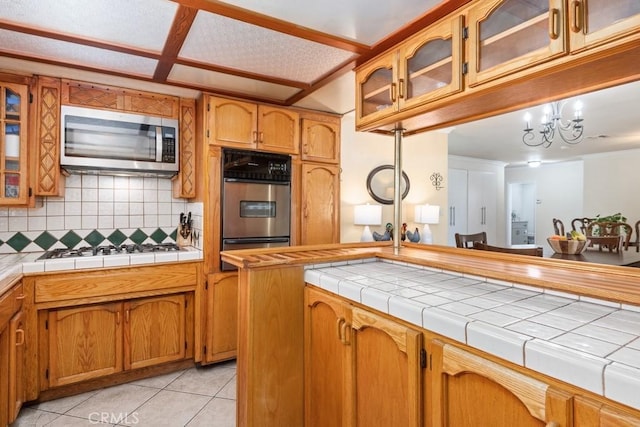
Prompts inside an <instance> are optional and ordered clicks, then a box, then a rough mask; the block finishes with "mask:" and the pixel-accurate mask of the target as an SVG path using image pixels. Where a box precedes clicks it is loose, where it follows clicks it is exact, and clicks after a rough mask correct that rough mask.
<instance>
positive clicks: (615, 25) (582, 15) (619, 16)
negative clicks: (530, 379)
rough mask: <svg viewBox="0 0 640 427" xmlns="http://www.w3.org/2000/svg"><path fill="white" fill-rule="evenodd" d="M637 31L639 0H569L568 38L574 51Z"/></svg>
mask: <svg viewBox="0 0 640 427" xmlns="http://www.w3.org/2000/svg"><path fill="white" fill-rule="evenodd" d="M638 31H640V2H639V1H638V0H617V1H615V2H612V1H610V0H572V1H570V2H569V40H570V42H571V50H572V51H577V50H580V49H583V48H588V47H591V46H597V45H599V44H601V43H604V42H608V41H610V40H615V39H617V38H620V37H622V36H625V35H627V34H630V33H633V32H638Z"/></svg>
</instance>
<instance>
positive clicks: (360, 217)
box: [353, 203, 382, 242]
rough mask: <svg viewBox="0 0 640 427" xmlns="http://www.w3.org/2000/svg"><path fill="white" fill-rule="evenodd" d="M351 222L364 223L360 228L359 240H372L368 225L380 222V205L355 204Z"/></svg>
mask: <svg viewBox="0 0 640 427" xmlns="http://www.w3.org/2000/svg"><path fill="white" fill-rule="evenodd" d="M353 223H354V224H355V225H364V226H365V227H364V230H362V236H361V237H360V241H361V242H373V235H372V234H371V229H370V228H369V226H370V225H380V224H382V206H380V205H370V204H368V203H367V204H366V205H357V206H355V207H354V214H353Z"/></svg>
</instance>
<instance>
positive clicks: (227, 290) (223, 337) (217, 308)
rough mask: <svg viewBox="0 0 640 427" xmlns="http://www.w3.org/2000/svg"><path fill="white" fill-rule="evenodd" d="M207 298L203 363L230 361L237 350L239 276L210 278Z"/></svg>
mask: <svg viewBox="0 0 640 427" xmlns="http://www.w3.org/2000/svg"><path fill="white" fill-rule="evenodd" d="M206 298H207V302H206V307H207V308H206V321H205V324H206V328H205V330H206V332H205V351H204V357H203V362H204V363H212V362H217V361H220V360H226V359H232V358H234V357H236V353H237V348H238V273H237V272H232V273H216V274H209V276H208V279H207V288H206Z"/></svg>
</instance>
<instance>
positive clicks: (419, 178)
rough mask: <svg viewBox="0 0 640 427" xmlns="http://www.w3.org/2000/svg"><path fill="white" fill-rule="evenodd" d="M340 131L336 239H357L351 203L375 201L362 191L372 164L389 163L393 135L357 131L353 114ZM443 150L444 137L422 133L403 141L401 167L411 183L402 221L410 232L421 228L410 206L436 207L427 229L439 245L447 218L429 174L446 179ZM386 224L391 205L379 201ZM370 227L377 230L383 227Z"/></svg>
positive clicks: (358, 230) (444, 237) (390, 218)
mask: <svg viewBox="0 0 640 427" xmlns="http://www.w3.org/2000/svg"><path fill="white" fill-rule="evenodd" d="M341 132H342V134H341V140H342V144H341V162H342V173H341V183H340V185H341V186H340V197H341V212H340V215H341V224H340V241H341V242H357V241H359V240H360V235H361V234H362V226H356V225H354V224H353V207H354V206H355V205H359V204H363V203H372V204H375V203H376V202H375V200H373V199H372V198H371V196H370V195H369V193H368V192H367V187H366V182H367V176H368V175H369V172H371V170H372V169H373V168H375V167H377V166H381V165H393V163H394V137H393V136H387V135H379V134H374V133H369V132H356V131H355V115H354V113H350V114H347V115H345V116H344V117H343V118H342V129H341ZM447 151H448V148H447V135H446V134H442V133H438V132H427V133H424V134H420V135H415V136H411V137H406V138H403V140H402V163H403V165H402V169H403V171H404V172H405V173H406V174H407V176H408V178H409V182H410V189H409V193H408V194H407V197H406V198H405V199H404V200H403V203H402V221H403V222H406V223H407V226H408V227H409V229H410V230H413V229H414V228H415V227H416V226H418V227H419V228H420V229H422V225H421V224H416V223H415V221H414V208H415V205H416V204H424V203H429V204H431V205H439V206H440V224H437V225H431V227H430V228H431V231H432V233H433V243H435V244H443V245H444V244H446V241H447V220H446V217H445V216H444V215H445V214H446V206H447V190H446V188H443V189H441V190H439V191H438V190H436V189H435V187H434V186H433V185H432V184H431V181H430V179H429V177H430V176H431V174H433V173H434V172H439V173H440V174H441V175H443V176H445V177H446V174H447V168H448V166H447ZM445 185H446V178H445ZM387 222H390V223H393V205H383V208H382V223H383V224H386V223H387ZM371 229H372V230H376V231H378V232H382V231H383V229H384V225H381V226H379V227H375V226H374V227H371Z"/></svg>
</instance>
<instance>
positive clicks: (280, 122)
mask: <svg viewBox="0 0 640 427" xmlns="http://www.w3.org/2000/svg"><path fill="white" fill-rule="evenodd" d="M298 122H299V114H298V113H297V112H295V111H291V110H286V109H284V108H276V107H270V106H267V105H259V106H258V137H257V148H260V149H262V150H265V151H272V152H279V153H285V154H298V144H299V141H300V128H299V123H298Z"/></svg>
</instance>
